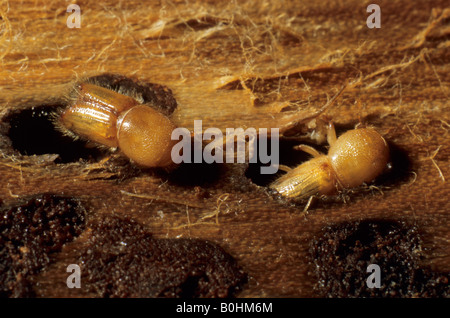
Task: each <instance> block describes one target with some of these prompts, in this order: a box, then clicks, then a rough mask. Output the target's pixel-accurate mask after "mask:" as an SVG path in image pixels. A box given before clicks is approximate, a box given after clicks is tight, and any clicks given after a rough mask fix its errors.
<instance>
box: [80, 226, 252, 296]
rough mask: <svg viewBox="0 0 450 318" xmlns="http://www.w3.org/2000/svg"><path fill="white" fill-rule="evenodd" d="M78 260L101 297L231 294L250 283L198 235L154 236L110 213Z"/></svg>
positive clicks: (89, 285)
mask: <svg viewBox="0 0 450 318" xmlns="http://www.w3.org/2000/svg"><path fill="white" fill-rule="evenodd" d="M89 228H90V229H91V230H92V232H91V236H90V237H89V239H88V241H87V245H86V247H85V248H84V249H83V251H82V252H81V256H80V258H79V260H78V262H79V264H83V265H82V268H81V273H82V281H83V282H85V285H84V286H85V288H88V289H89V290H90V291H91V292H93V293H95V294H97V295H98V296H99V297H166V298H173V297H182V298H194V297H195V298H197V297H231V296H233V295H234V294H235V293H236V292H238V291H239V290H240V289H241V287H242V285H243V284H244V283H245V282H246V277H247V276H246V274H245V273H244V272H243V270H242V269H241V268H240V266H239V265H238V264H237V262H236V260H235V259H233V257H232V256H230V255H229V254H227V253H226V252H225V251H224V250H223V249H222V248H221V247H219V246H218V245H216V244H213V243H210V242H207V241H204V240H200V239H156V238H153V237H152V235H151V234H150V233H149V232H147V231H146V229H145V228H144V227H143V226H142V225H140V224H139V223H136V222H135V221H133V220H130V219H120V218H117V217H106V218H103V219H101V220H99V221H96V222H94V223H93V224H91V225H90V226H89Z"/></svg>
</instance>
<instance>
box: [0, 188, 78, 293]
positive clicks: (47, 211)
mask: <svg viewBox="0 0 450 318" xmlns="http://www.w3.org/2000/svg"><path fill="white" fill-rule="evenodd" d="M85 214H86V211H85V209H84V207H83V206H82V205H81V203H80V202H78V201H77V200H75V199H72V198H65V197H58V196H53V195H50V194H43V195H38V196H34V197H32V198H30V199H28V201H25V200H24V201H23V202H22V201H21V202H20V203H18V205H15V206H10V207H4V208H2V210H1V212H0V297H34V296H35V293H34V291H33V286H34V283H33V279H34V276H35V275H36V274H38V273H39V272H40V271H42V270H43V269H44V268H45V267H46V266H47V265H48V264H49V263H50V262H51V257H52V254H54V253H57V252H59V251H60V250H61V248H62V247H63V245H64V244H65V243H67V242H70V241H72V240H73V239H74V238H75V237H77V236H78V235H79V234H80V233H81V231H82V230H83V228H84V224H85V217H86V215H85Z"/></svg>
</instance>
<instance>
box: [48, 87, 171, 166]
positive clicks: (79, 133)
mask: <svg viewBox="0 0 450 318" xmlns="http://www.w3.org/2000/svg"><path fill="white" fill-rule="evenodd" d="M75 87H76V88H75V93H72V95H74V97H73V98H72V100H71V102H70V104H69V106H68V107H67V108H66V109H64V110H63V111H62V112H60V113H58V114H57V116H56V125H57V126H58V128H59V129H60V130H62V131H63V132H64V133H66V134H68V135H71V136H73V137H75V138H78V137H81V138H84V139H87V140H89V141H92V142H95V143H97V144H99V145H102V146H106V147H109V148H117V147H118V148H119V149H120V150H121V151H122V153H123V154H124V155H126V156H127V157H128V158H130V159H132V160H133V161H134V162H135V163H136V164H138V165H141V166H144V167H167V166H169V165H171V164H173V162H172V160H171V149H172V147H173V145H174V144H175V142H176V141H174V140H171V134H172V131H173V130H174V129H175V128H176V127H175V125H174V124H173V123H172V121H171V120H170V119H169V118H168V117H167V116H166V115H165V114H163V113H162V112H160V111H158V110H157V109H155V108H153V107H152V105H149V104H141V103H140V102H138V101H137V100H136V99H134V98H132V97H130V96H127V95H123V94H120V93H118V92H115V91H113V90H111V89H108V88H105V87H102V86H99V85H97V84H95V83H91V82H81V83H78V84H77V85H76V86H75Z"/></svg>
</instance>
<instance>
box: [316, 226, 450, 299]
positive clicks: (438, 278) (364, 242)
mask: <svg viewBox="0 0 450 318" xmlns="http://www.w3.org/2000/svg"><path fill="white" fill-rule="evenodd" d="M421 244H422V242H421V239H420V236H419V233H418V228H417V227H416V226H411V225H407V224H405V223H403V222H394V221H379V220H367V221H361V222H354V223H344V224H339V225H333V226H327V227H326V228H325V229H324V230H323V234H321V235H320V236H319V237H316V238H314V239H313V240H312V242H311V246H310V256H311V260H310V263H311V264H312V268H313V269H312V273H313V274H314V276H315V278H314V280H315V281H316V282H317V284H316V286H315V290H316V291H317V292H318V295H319V296H320V297H383V298H394V297H402V298H405V297H448V296H449V295H450V286H449V284H448V279H449V273H437V272H433V271H431V270H430V269H428V268H421V267H420V261H421V260H422V258H423V256H422V247H421ZM370 264H377V265H378V266H380V269H381V286H380V288H369V287H368V286H367V284H366V280H367V278H368V277H369V275H370V273H367V267H368V266H369V265H370Z"/></svg>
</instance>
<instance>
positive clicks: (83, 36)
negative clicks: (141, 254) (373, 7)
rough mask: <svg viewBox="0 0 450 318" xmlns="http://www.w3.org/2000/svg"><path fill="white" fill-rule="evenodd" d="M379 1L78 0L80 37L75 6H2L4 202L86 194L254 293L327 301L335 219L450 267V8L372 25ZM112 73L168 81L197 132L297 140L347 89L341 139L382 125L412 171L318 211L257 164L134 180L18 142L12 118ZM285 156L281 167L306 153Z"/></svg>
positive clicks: (322, 204) (401, 170) (410, 6)
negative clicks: (414, 247) (198, 255)
mask: <svg viewBox="0 0 450 318" xmlns="http://www.w3.org/2000/svg"><path fill="white" fill-rule="evenodd" d="M370 3H371V1H356V0H354V1H353V0H348V1H326V0H324V1H310V2H304V1H303V2H300V1H239V2H228V1H223V2H216V1H150V2H147V3H145V4H144V3H141V1H123V2H117V1H78V2H77V4H78V5H80V7H81V16H82V23H81V28H79V29H69V28H68V27H67V26H66V20H67V17H68V16H69V13H67V12H66V7H67V3H66V2H65V1H52V2H50V3H49V2H44V1H21V2H20V3H19V2H18V1H2V2H1V3H0V58H1V66H0V118H3V120H2V128H1V133H2V149H1V153H2V155H3V156H2V157H1V158H0V176H1V180H2V186H1V188H0V199H1V200H2V201H3V204H4V205H8V204H10V203H14V202H15V200H17V199H18V198H21V197H23V196H29V195H33V194H39V193H47V192H48V193H54V194H58V195H66V196H73V197H77V198H80V199H81V200H82V201H83V202H84V204H85V206H86V207H87V208H88V209H89V211H90V215H91V217H92V218H101V217H102V215H105V214H108V215H109V214H113V215H119V216H129V217H132V218H133V219H135V220H136V221H138V222H140V223H142V224H144V225H145V226H146V227H147V228H148V230H149V231H150V232H152V233H153V234H154V235H155V236H156V237H160V238H179V237H188V238H201V239H206V240H209V241H212V242H215V243H217V244H219V245H220V246H222V247H223V248H224V249H225V250H226V251H227V252H229V253H230V254H231V255H233V256H234V257H235V258H236V259H237V260H238V262H239V263H240V264H241V265H242V267H243V268H244V269H245V271H246V272H247V273H248V274H249V277H250V279H249V282H248V284H247V285H246V286H245V288H244V289H243V291H242V292H241V293H240V294H239V296H240V297H315V296H316V295H317V294H316V291H315V290H314V286H315V285H316V283H317V282H316V281H315V278H314V275H312V274H311V272H313V271H314V268H312V267H311V264H310V262H311V259H310V255H309V248H310V244H311V242H312V238H313V237H314V236H317V235H320V233H321V230H322V229H323V228H324V227H325V226H327V225H332V224H339V223H343V222H344V223H345V222H351V221H359V220H367V219H381V220H399V221H407V222H409V223H410V224H415V225H417V226H418V228H419V229H420V234H421V236H422V238H423V240H424V243H423V249H424V253H425V254H424V255H425V259H424V262H423V266H429V267H431V268H432V269H433V270H435V271H438V272H449V271H450V231H449V228H450V223H449V219H450V218H449V211H450V203H449V200H448V198H449V195H450V189H449V186H448V180H449V179H450V169H449V156H450V143H449V128H450V118H449V114H450V113H449V101H448V97H449V89H448V85H449V81H450V77H449V74H450V69H449V67H450V66H449V65H450V64H449V62H450V53H449V52H450V51H449V44H450V42H449V34H450V33H449V32H450V30H449V26H448V21H449V18H450V11H449V10H450V9H449V8H448V7H446V5H448V3H447V2H446V1H421V2H420V3H419V2H417V1H404V0H402V1H395V2H391V1H384V0H383V1H378V2H377V3H378V4H379V5H380V7H381V10H382V11H381V19H382V20H381V28H380V29H369V28H368V27H367V26H366V19H367V16H368V15H369V13H367V12H366V8H367V6H368V4H370ZM105 72H108V73H118V74H122V75H125V76H129V77H132V78H137V79H139V80H141V81H145V82H151V83H158V84H162V85H166V86H167V87H169V88H170V89H171V90H172V91H173V93H174V96H175V98H176V100H177V103H178V108H177V110H176V111H175V113H174V115H173V121H174V122H175V123H176V124H177V125H178V126H180V127H186V128H188V129H190V130H192V128H193V121H194V119H202V120H203V127H219V128H221V129H224V128H226V127H233V128H237V127H244V128H245V127H256V128H264V127H266V128H271V127H281V128H283V127H287V126H289V127H290V128H292V126H293V123H297V124H298V125H297V127H294V129H293V132H296V129H297V131H298V130H301V128H302V127H303V126H302V125H304V122H303V121H302V120H301V119H302V118H304V117H307V116H308V115H309V114H311V113H314V112H316V111H318V110H319V109H320V108H321V107H322V106H323V105H324V104H326V102H327V100H328V99H329V98H330V97H331V96H333V95H334V94H335V93H336V92H337V91H338V90H339V89H340V88H341V87H342V86H343V85H344V84H345V83H347V84H348V87H347V89H346V90H345V92H344V93H343V95H342V96H341V97H340V98H339V100H338V101H337V103H336V104H335V105H333V106H332V107H331V108H330V109H328V110H327V111H326V112H325V115H326V116H328V117H329V118H331V119H332V120H333V122H334V123H335V125H336V126H337V128H338V131H339V132H342V131H343V130H346V129H349V128H352V127H353V126H354V125H356V124H358V123H361V122H362V123H365V124H368V125H371V126H374V127H375V128H376V129H377V130H378V131H379V132H380V133H381V134H382V135H383V136H384V137H385V138H386V139H387V140H388V141H389V143H390V144H391V145H392V146H393V148H395V149H396V150H397V152H398V153H399V154H401V156H400V157H399V158H400V159H399V160H398V163H399V165H398V166H395V167H394V168H395V169H396V170H395V171H396V173H393V174H390V175H389V178H384V179H382V181H380V182H379V183H377V184H376V188H374V187H362V188H361V189H358V191H354V192H352V193H349V194H348V197H347V200H346V202H344V201H343V200H342V199H341V198H333V199H331V200H318V201H316V203H315V204H313V205H312V206H311V207H310V209H309V211H308V213H307V214H304V213H302V210H303V206H304V204H305V203H306V202H304V203H302V204H299V205H290V204H286V203H283V202H281V201H279V200H277V199H276V198H274V197H273V196H271V195H270V194H268V193H267V189H266V187H265V186H264V182H266V184H267V183H268V181H269V179H270V178H269V179H264V178H263V179H264V180H265V181H264V182H260V183H259V185H258V184H255V183H252V182H251V180H250V178H248V176H249V174H250V175H252V173H253V172H252V173H249V172H247V174H246V165H238V164H234V165H226V164H224V165H215V166H213V167H209V166H207V165H198V166H196V167H195V168H186V167H184V168H183V170H181V172H178V174H177V173H176V172H174V173H173V174H172V173H166V172H162V171H154V170H139V171H138V172H136V173H134V174H132V176H131V177H125V178H119V177H118V174H117V171H116V172H115V171H113V170H111V169H108V168H107V167H106V166H105V164H104V163H102V162H71V163H59V164H57V163H54V162H53V161H52V160H47V159H46V158H44V157H43V156H44V155H39V156H27V155H24V154H20V153H19V152H18V151H14V149H11V144H10V143H9V141H8V136H7V132H8V122H7V121H6V120H5V118H9V117H8V116H10V115H11V114H14V113H17V112H20V111H21V110H23V109H28V108H32V107H38V106H41V105H54V106H55V107H56V106H58V105H63V104H64V102H65V95H66V94H67V91H68V89H69V88H70V86H71V85H72V83H73V82H74V81H75V80H77V79H79V78H81V77H84V76H90V75H97V74H101V73H105ZM286 149H288V148H287V147H285V152H286V156H285V157H281V161H282V163H290V164H293V163H297V164H298V163H299V162H300V161H301V160H304V159H305V157H304V156H303V155H301V154H298V153H297V152H295V151H291V152H289V151H288V150H286ZM287 156H289V158H288V157H287ZM302 156H303V157H302ZM296 158H298V159H296ZM123 165H124V166H125V167H126V166H127V165H129V164H127V163H123ZM124 169H125V168H124ZM119 170H120V169H119ZM397 172H398V173H397ZM253 176H254V178H256V177H257V176H255V175H253ZM199 192H200V193H202V194H203V195H199ZM73 244H78V243H77V240H75V241H74V242H73V243H70V244H68V245H66V246H65V248H64V250H63V253H62V254H61V255H60V256H58V257H57V258H56V261H55V263H54V264H53V265H52V266H51V267H49V269H46V271H44V272H43V273H41V276H39V277H37V278H36V281H37V282H39V283H40V285H39V286H44V287H40V288H39V287H36V293H37V295H38V296H47V297H56V296H61V295H62V296H64V295H67V296H69V297H70V296H71V295H72V294H71V291H68V290H67V288H66V289H64V286H62V287H61V288H56V289H52V288H51V286H60V285H58V284H60V283H58V282H57V281H56V280H57V277H58V275H60V276H63V277H64V276H65V275H66V273H65V272H64V273H63V274H61V273H60V274H57V273H58V270H61V269H64V265H65V264H67V261H68V260H70V257H71V256H70V253H71V248H73ZM49 273H53V274H54V275H50V274H49ZM87 296H94V295H87Z"/></svg>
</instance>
